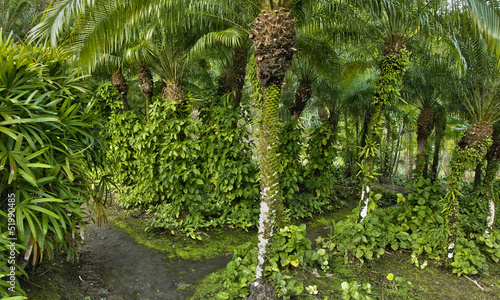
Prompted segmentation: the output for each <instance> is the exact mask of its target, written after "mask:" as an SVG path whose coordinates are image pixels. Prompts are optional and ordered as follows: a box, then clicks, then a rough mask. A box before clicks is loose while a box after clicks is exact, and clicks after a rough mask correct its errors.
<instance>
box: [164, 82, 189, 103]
mask: <svg viewBox="0 0 500 300" xmlns="http://www.w3.org/2000/svg"><path fill="white" fill-rule="evenodd" d="M161 83H162V96H163V100H168V101H172V102H176V103H177V104H183V103H184V101H185V100H186V94H185V93H184V90H183V89H182V86H180V85H179V84H178V83H177V82H175V81H173V80H165V79H162V82H161Z"/></svg>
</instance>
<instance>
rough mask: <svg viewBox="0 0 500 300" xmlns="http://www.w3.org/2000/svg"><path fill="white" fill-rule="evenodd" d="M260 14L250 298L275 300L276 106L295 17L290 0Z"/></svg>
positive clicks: (264, 6) (255, 34) (276, 1)
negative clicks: (271, 268) (271, 263)
mask: <svg viewBox="0 0 500 300" xmlns="http://www.w3.org/2000/svg"><path fill="white" fill-rule="evenodd" d="M259 4H260V5H261V6H260V7H261V12H260V14H259V15H258V16H257V18H256V19H255V20H254V22H253V23H252V32H251V34H250V38H251V39H252V40H253V46H254V52H253V54H254V57H255V63H256V74H257V78H258V79H259V83H260V86H261V88H262V91H263V107H262V119H263V122H262V126H261V132H260V138H259V149H260V163H259V164H260V170H261V208H260V217H259V243H258V257H257V268H256V281H254V282H253V283H252V284H251V286H250V296H249V299H266V298H269V299H274V298H276V295H275V292H274V287H273V285H272V283H269V282H266V281H267V280H266V278H265V274H264V266H265V265H266V260H267V257H268V245H269V243H270V241H271V238H272V236H273V228H274V226H275V223H276V221H277V220H276V215H277V214H279V213H280V211H279V210H280V208H281V205H282V204H281V202H282V200H281V190H280V187H279V176H278V171H279V167H278V164H277V158H276V150H277V147H278V144H277V141H278V138H277V133H278V121H279V114H278V110H279V109H278V106H279V100H280V94H281V87H282V85H283V83H284V82H283V80H284V77H285V72H286V70H287V69H288V68H289V67H290V66H291V64H292V59H293V55H294V53H295V52H296V49H295V47H296V42H295V41H296V31H295V18H294V17H293V15H292V14H291V11H290V7H289V4H290V1H288V0H284V1H283V0H273V1H264V0H261V1H259Z"/></svg>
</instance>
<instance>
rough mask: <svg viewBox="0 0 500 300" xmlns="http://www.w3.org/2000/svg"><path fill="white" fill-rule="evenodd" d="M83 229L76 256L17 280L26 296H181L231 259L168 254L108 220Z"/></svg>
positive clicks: (114, 299) (113, 299)
mask: <svg viewBox="0 0 500 300" xmlns="http://www.w3.org/2000/svg"><path fill="white" fill-rule="evenodd" d="M88 233H89V236H88V239H87V240H86V242H85V244H84V245H83V247H82V250H81V253H80V258H79V261H75V262H73V263H72V262H67V261H66V257H65V256H62V255H61V256H60V257H57V258H56V259H54V260H53V261H48V262H46V263H45V264H42V265H41V266H40V267H38V268H37V269H35V270H33V271H32V272H30V273H31V274H30V278H29V279H28V280H26V281H24V282H22V286H23V287H24V289H25V290H26V292H27V293H28V298H29V299H36V300H42V299H47V300H49V299H50V300H56V299H68V300H79V299H82V300H95V299H98V300H99V299H106V300H122V299H141V300H143V299H185V298H186V297H187V296H189V294H191V291H190V290H189V289H186V288H187V287H189V286H191V285H193V284H195V283H196V282H197V281H198V280H199V279H201V278H203V277H204V276H206V275H207V274H209V273H211V272H213V271H215V270H217V269H220V268H223V267H225V265H226V264H227V262H228V261H229V260H230V259H231V258H230V257H229V256H224V257H220V258H212V259H206V260H198V261H195V260H187V259H175V258H169V257H168V256H167V253H166V252H159V251H155V250H153V249H150V248H147V247H145V246H143V245H140V244H138V243H137V242H136V241H135V240H134V239H133V238H131V237H130V236H129V235H127V234H126V233H125V232H123V231H122V230H121V229H120V228H118V227H117V226H113V225H112V224H110V223H107V224H104V225H103V226H102V227H98V226H96V225H89V228H88Z"/></svg>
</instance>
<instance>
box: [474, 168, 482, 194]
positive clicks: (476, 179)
mask: <svg viewBox="0 0 500 300" xmlns="http://www.w3.org/2000/svg"><path fill="white" fill-rule="evenodd" d="M482 172H483V162H482V161H478V163H477V164H476V169H475V171H474V184H473V188H472V190H473V191H474V192H476V191H477V190H478V189H479V187H480V186H481V177H482V176H481V175H482V174H481V173H482Z"/></svg>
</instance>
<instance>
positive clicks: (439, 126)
mask: <svg viewBox="0 0 500 300" xmlns="http://www.w3.org/2000/svg"><path fill="white" fill-rule="evenodd" d="M434 127H435V128H434V132H435V133H436V135H435V137H434V157H433V159H432V167H431V176H432V177H431V181H432V182H435V181H436V180H437V177H438V173H439V152H440V151H441V142H442V141H443V137H444V131H445V129H446V116H442V118H437V119H436V123H435V126H434Z"/></svg>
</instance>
